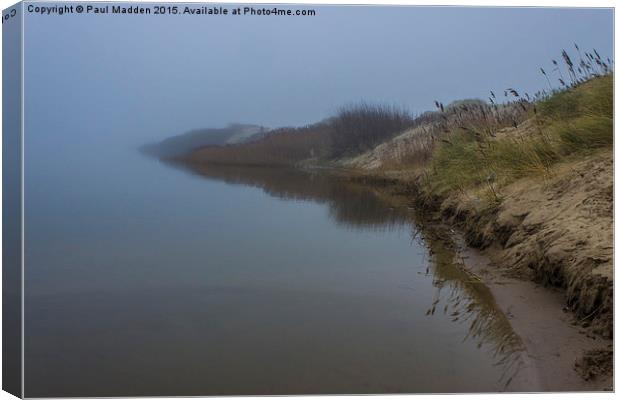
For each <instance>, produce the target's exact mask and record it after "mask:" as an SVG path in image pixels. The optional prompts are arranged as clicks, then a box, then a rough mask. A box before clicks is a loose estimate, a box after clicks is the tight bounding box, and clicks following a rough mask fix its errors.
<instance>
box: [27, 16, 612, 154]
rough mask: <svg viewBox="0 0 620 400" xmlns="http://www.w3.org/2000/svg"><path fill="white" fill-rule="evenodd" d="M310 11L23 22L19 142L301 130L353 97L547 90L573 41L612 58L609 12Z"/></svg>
mask: <svg viewBox="0 0 620 400" xmlns="http://www.w3.org/2000/svg"><path fill="white" fill-rule="evenodd" d="M229 7H231V8H232V7H233V6H229ZM254 7H259V6H257V5H255V6H254ZM281 7H284V8H286V6H281ZM290 7H291V8H308V7H302V6H290ZM312 8H315V9H316V10H317V16H315V17H274V16H270V17H249V16H241V17H234V16H225V17H223V16H220V17H217V16H156V15H147V16H114V15H104V16H95V15H92V16H87V15H84V14H82V15H63V16H38V15H35V14H27V15H26V28H25V31H26V35H25V51H26V53H25V54H26V55H25V63H26V70H25V85H26V91H25V98H26V136H28V135H36V137H37V140H38V141H40V142H39V144H41V145H62V144H63V143H69V142H75V141H76V140H77V141H79V142H81V143H83V144H84V145H90V146H97V145H105V144H106V143H110V141H114V142H115V143H122V144H123V145H126V146H134V145H139V144H142V143H144V142H149V141H153V140H159V139H162V138H164V137H167V136H172V135H175V134H178V133H182V132H184V131H187V130H190V129H194V128H200V127H218V126H223V125H226V124H227V123H229V122H244V123H256V124H262V125H265V126H269V127H277V126H283V125H304V124H306V123H312V122H316V121H319V120H321V119H322V118H325V117H327V116H329V115H330V114H332V113H333V112H334V111H335V110H337V109H338V107H339V106H341V105H343V104H348V103H352V102H356V101H359V100H362V99H364V100H366V101H370V102H375V101H376V102H387V103H391V104H396V105H402V106H405V107H407V108H408V109H410V110H411V111H412V112H413V113H420V112H423V111H426V110H429V109H432V107H433V100H435V99H437V100H440V101H442V102H444V103H446V104H447V103H449V102H450V101H452V100H456V99H461V98H473V97H479V98H484V99H486V97H487V96H488V91H489V90H490V89H491V90H496V91H498V92H501V91H503V89H505V88H507V87H514V88H516V89H518V90H522V91H529V92H535V91H536V90H538V89H544V88H545V87H546V85H547V83H546V81H545V80H544V77H543V76H542V75H541V74H540V71H539V67H541V66H543V67H545V68H546V69H547V70H548V71H550V70H551V69H552V68H551V61H550V60H551V59H552V58H556V59H558V60H559V59H560V52H561V50H562V49H563V48H566V49H567V50H569V51H570V52H572V53H574V52H575V50H574V48H573V42H577V43H578V44H579V45H580V46H581V47H582V48H583V49H591V48H593V47H594V48H596V49H597V50H598V51H599V53H601V55H603V56H604V57H611V55H612V41H613V38H612V31H613V14H612V11H611V10H610V9H598V10H594V9H533V8H522V9H511V8H505V9H497V8H496V9H488V8H486V9H485V8H422V7H385V6H375V7H354V6H349V7H342V6H317V7H312ZM552 76H555V75H552ZM556 81H557V79H556ZM31 138H32V137H31ZM33 140H34V139H33Z"/></svg>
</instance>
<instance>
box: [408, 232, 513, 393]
mask: <svg viewBox="0 0 620 400" xmlns="http://www.w3.org/2000/svg"><path fill="white" fill-rule="evenodd" d="M418 226H423V225H420V224H418ZM450 236H451V235H450V234H449V233H448V232H447V231H446V229H445V228H443V227H438V226H434V227H433V229H421V230H418V231H416V233H415V234H414V238H415V239H417V240H419V241H421V242H423V243H424V244H425V245H426V246H427V247H428V248H429V254H430V261H431V262H430V263H429V266H428V268H427V270H426V274H430V275H432V276H433V286H435V287H436V289H437V290H436V292H435V295H434V298H433V302H432V304H431V305H430V308H429V309H428V310H427V312H426V313H427V315H434V314H435V313H436V312H438V310H440V312H442V313H443V314H444V315H447V316H449V317H450V318H451V320H452V321H453V322H454V323H460V324H468V333H467V335H466V336H465V337H464V338H463V340H464V341H466V340H473V341H475V342H476V343H477V346H478V348H482V347H488V350H489V351H491V352H492V354H493V358H494V359H495V360H496V365H498V366H499V367H501V368H502V376H501V379H500V380H501V385H502V387H503V388H504V389H505V388H506V387H508V386H509V385H510V383H511V382H512V380H513V378H514V377H515V376H516V374H517V373H518V372H519V370H520V368H521V367H522V366H523V364H524V361H523V358H522V356H523V351H524V350H525V348H524V345H523V342H522V341H521V338H520V337H519V336H518V335H517V334H516V333H515V332H514V331H513V329H512V326H511V325H510V322H509V320H508V318H507V317H506V315H505V314H504V313H503V312H502V311H501V310H500V309H499V308H498V307H497V305H496V304H495V299H494V298H493V294H492V293H491V292H490V290H489V288H488V287H487V286H486V285H484V283H482V281H481V279H480V278H479V277H478V276H477V275H475V274H474V273H472V272H471V271H469V270H468V269H467V268H466V266H465V259H464V258H463V257H462V256H461V255H460V253H459V252H458V250H457V247H456V244H455V243H454V242H453V241H450V240H447V239H446V238H449V237H450Z"/></svg>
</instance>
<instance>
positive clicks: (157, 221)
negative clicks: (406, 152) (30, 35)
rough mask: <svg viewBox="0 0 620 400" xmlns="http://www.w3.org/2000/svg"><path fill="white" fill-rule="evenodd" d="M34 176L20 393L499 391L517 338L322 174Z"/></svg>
mask: <svg viewBox="0 0 620 400" xmlns="http://www.w3.org/2000/svg"><path fill="white" fill-rule="evenodd" d="M96 160H99V158H96V159H95V160H93V161H92V162H86V161H85V162H84V163H82V164H80V165H79V166H76V164H75V163H71V162H66V163H63V161H62V160H56V161H55V163H54V164H53V166H50V167H49V168H48V167H46V165H44V164H43V163H42V162H39V161H37V160H30V161H27V164H26V173H27V175H26V185H27V186H26V224H27V225H26V254H25V259H26V271H25V278H26V280H25V294H26V310H25V321H26V322H25V323H26V338H25V339H26V341H25V384H26V396H29V397H44V396H120V395H122V396H137V395H218V394H302V393H309V394H311V393H400V392H412V393H414V392H463V391H496V390H502V389H503V388H504V387H505V385H506V384H507V383H508V382H509V381H510V378H511V376H512V374H514V371H515V370H516V368H517V367H518V364H519V355H520V352H519V349H520V342H519V339H518V338H517V337H516V336H515V335H514V333H512V330H511V328H510V324H509V323H508V321H507V319H506V318H505V317H504V315H503V314H502V313H501V312H498V311H497V309H496V308H495V306H494V303H493V299H492V296H491V295H490V293H489V292H488V290H487V289H486V287H484V286H483V285H482V284H480V283H478V282H477V281H476V280H475V279H472V277H471V276H469V275H467V274H466V273H465V272H463V271H462V270H461V269H460V268H459V263H460V260H459V259H458V257H455V254H454V251H453V250H452V249H451V247H450V246H447V245H446V244H445V243H444V242H443V241H440V240H437V238H438V237H441V232H438V231H437V230H428V229H426V230H424V229H421V228H420V227H419V224H417V223H416V221H417V218H416V216H415V215H414V214H413V212H412V211H411V210H409V209H408V208H407V207H395V208H391V207H390V205H389V204H387V203H386V202H385V201H383V200H382V197H381V195H379V194H378V193H376V192H375V191H373V190H372V189H371V188H368V187H363V186H356V185H352V184H347V183H344V182H342V181H339V180H336V179H334V178H329V177H327V176H325V175H322V174H305V173H300V172H295V171H283V170H269V169H244V168H222V167H220V168H208V169H206V170H202V171H189V170H187V169H183V168H179V167H174V166H171V165H168V164H165V163H161V162H159V161H157V160H155V159H152V158H148V157H145V156H143V155H141V154H139V153H137V152H135V150H131V151H127V152H119V154H118V156H117V157H116V158H114V159H113V162H110V160H106V161H103V160H101V161H96Z"/></svg>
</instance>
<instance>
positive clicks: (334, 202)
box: [176, 165, 410, 231]
mask: <svg viewBox="0 0 620 400" xmlns="http://www.w3.org/2000/svg"><path fill="white" fill-rule="evenodd" d="M176 166H177V167H178V168H182V169H186V170H187V171H190V172H192V173H195V174H197V175H200V176H203V177H206V178H209V179H215V180H219V181H223V182H226V183H229V184H240V185H246V186H252V187H257V188H260V189H262V190H263V191H264V192H265V193H267V194H269V195H270V196H272V197H276V198H280V199H286V200H299V201H313V202H316V203H322V204H326V205H327V206H328V207H329V215H330V218H331V219H332V220H333V221H334V222H336V223H338V224H340V225H344V226H349V227H351V228H355V229H359V228H364V229H371V230H373V231H384V230H390V229H395V228H398V227H404V226H406V225H407V224H409V222H410V212H409V210H408V209H407V207H394V206H393V205H390V204H388V203H386V201H385V199H383V198H381V195H380V194H379V193H378V192H377V191H375V190H373V189H372V188H371V187H369V186H364V185H360V184H357V183H353V182H350V181H349V180H347V179H345V178H343V177H338V176H334V175H330V174H328V173H325V172H321V171H302V170H299V169H285V168H266V167H235V166H211V165H209V166H192V167H191V168H188V167H185V166H182V165H176Z"/></svg>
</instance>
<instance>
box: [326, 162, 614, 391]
mask: <svg viewBox="0 0 620 400" xmlns="http://www.w3.org/2000/svg"><path fill="white" fill-rule="evenodd" d="M601 154H602V156H601V155H600V154H598V155H594V156H592V157H591V158H590V159H588V160H586V161H585V162H584V161H583V160H580V162H579V163H577V165H578V166H580V167H581V168H582V169H583V167H591V164H592V163H595V164H596V163H600V162H601V160H602V162H603V163H611V162H612V160H613V157H611V156H609V157H608V156H607V154H606V153H601ZM592 160H594V161H592ZM574 166H575V165H572V166H571V168H569V169H570V170H571V171H572V172H573V173H575V172H576V173H578V174H581V173H582V172H580V171H578V169H579V168H577V171H575V168H574ZM561 171H562V166H560V173H559V174H558V175H559V177H555V178H554V179H555V180H558V179H559V180H561V179H563V178H564V177H563V176H562V173H561ZM330 173H333V174H335V175H337V176H340V177H341V178H343V179H347V180H350V181H353V182H357V183H360V184H363V185H370V186H372V187H375V188H376V189H377V190H379V191H381V192H382V193H384V194H385V195H387V196H388V197H393V198H397V199H398V200H397V201H399V202H400V203H401V204H407V205H409V206H413V207H414V208H416V209H417V210H420V211H421V212H424V213H427V217H428V219H429V220H430V223H431V224H441V225H446V226H448V227H449V232H451V233H449V235H448V236H450V237H449V238H445V240H447V241H453V242H454V243H456V249H457V251H458V252H459V254H461V255H462V258H463V260H464V264H465V266H466V269H467V270H468V271H469V272H471V273H473V274H474V275H475V276H479V277H480V278H481V280H482V282H483V283H484V284H485V285H486V286H487V287H488V288H489V289H490V291H491V292H492V294H493V296H494V297H495V300H496V302H497V305H498V307H499V308H500V309H501V310H502V311H503V312H504V313H505V314H506V315H507V317H508V318H509V319H510V321H511V325H512V326H513V329H514V330H515V332H516V333H517V334H518V335H519V336H520V337H521V338H522V339H523V342H524V344H525V346H526V355H527V362H526V367H525V369H524V370H523V371H522V373H521V374H519V376H517V377H515V380H514V381H513V382H512V383H511V387H513V388H514V389H511V388H510V387H509V388H508V389H507V390H515V391H522V389H520V388H522V387H527V386H528V382H530V383H531V382H533V383H534V384H535V385H536V386H538V389H537V391H609V390H613V326H612V323H611V321H612V320H613V309H612V308H607V309H605V310H603V312H600V311H601V309H602V306H601V305H596V306H594V308H595V310H594V311H595V312H592V311H591V309H592V302H593V301H596V300H598V301H599V302H600V303H601V304H602V305H605V304H606V301H609V302H610V303H611V302H613V294H612V293H613V292H612V290H613V281H612V282H611V283H610V282H609V281H605V282H604V283H603V284H601V283H598V282H594V283H593V280H590V279H587V277H585V276H584V274H583V273H582V274H580V278H582V282H580V283H581V284H582V285H583V286H584V287H586V288H587V287H588V286H590V289H591V290H590V291H588V290H585V292H586V294H585V295H584V294H583V291H584V289H581V290H578V291H577V296H575V294H574V292H573V293H571V291H570V288H568V287H567V286H566V284H565V283H563V279H564V278H562V279H558V278H557V276H555V278H556V280H555V281H554V280H553V279H551V278H553V276H552V277H547V276H545V275H546V274H550V275H553V274H557V273H558V270H557V269H554V270H552V271H551V272H550V271H547V270H545V269H544V262H545V260H547V258H548V255H547V254H546V252H545V251H544V249H543V251H542V252H541V254H538V255H537V260H539V262H541V263H542V264H543V266H542V267H541V270H538V271H536V270H535V267H534V266H532V265H527V269H529V270H530V271H524V270H523V266H522V265H517V264H516V263H515V260H517V259H516V258H514V257H510V255H511V254H510V252H511V247H512V246H514V244H511V243H509V238H510V236H511V235H512V234H513V233H514V232H516V231H517V230H519V229H522V227H519V226H512V227H511V229H510V230H508V229H506V226H505V225H504V224H505V222H502V221H501V217H502V215H501V213H497V212H488V211H486V210H483V211H482V212H476V211H475V210H472V209H471V208H468V207H467V205H466V204H464V202H463V201H459V200H457V199H456V198H450V197H443V198H442V197H437V196H425V195H424V194H423V193H422V189H421V187H420V184H419V176H417V175H415V174H413V175H411V174H410V175H404V176H403V175H400V176H399V175H398V174H396V173H392V174H390V173H389V172H386V171H383V172H380V173H372V172H370V171H364V170H355V169H353V170H345V169H338V168H334V169H332V170H331V171H330ZM582 177H583V176H582ZM610 182H611V180H610ZM547 184H549V182H547V183H545V185H547ZM552 186H553V185H552V184H551V185H550V187H552ZM532 187H533V186H532ZM612 204H613V203H612ZM524 212H525V213H527V212H528V211H527V210H526V211H524ZM543 228H544V225H543V226H541V227H538V230H539V231H540V230H542V229H543ZM582 228H583V227H582ZM455 230H456V231H455ZM497 232H499V233H500V234H497ZM533 234H535V233H534V232H532V235H533ZM507 244H508V246H507ZM564 256H565V257H564V258H563V259H560V260H558V262H559V263H569V262H574V257H572V255H571V252H566V253H564ZM465 260H467V261H466V262H465ZM612 273H613V270H612ZM558 282H559V284H558ZM554 283H555V284H554ZM605 285H609V286H611V287H609V288H608V287H606V286H605ZM580 294H581V297H579V295H580ZM571 296H572V297H571ZM593 298H594V300H593ZM583 303H588V304H587V305H589V308H588V307H587V305H584V304H583ZM597 311H598V312H599V314H597Z"/></svg>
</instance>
